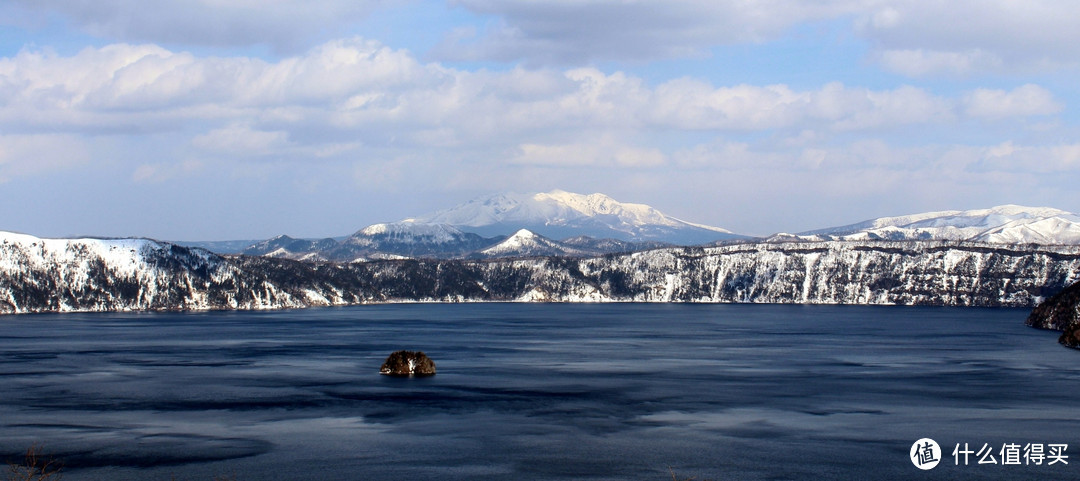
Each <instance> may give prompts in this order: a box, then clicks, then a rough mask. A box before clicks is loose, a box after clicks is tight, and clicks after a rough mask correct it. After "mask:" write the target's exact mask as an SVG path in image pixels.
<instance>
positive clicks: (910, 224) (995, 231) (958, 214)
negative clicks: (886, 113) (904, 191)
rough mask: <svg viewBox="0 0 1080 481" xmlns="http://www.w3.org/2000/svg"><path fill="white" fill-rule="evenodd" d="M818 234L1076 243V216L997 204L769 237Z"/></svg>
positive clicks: (814, 237)
mask: <svg viewBox="0 0 1080 481" xmlns="http://www.w3.org/2000/svg"><path fill="white" fill-rule="evenodd" d="M785 237H786V238H791V239H797V240H801V241H818V240H954V241H973V242H992V243H998V244H1045V245H1055V244H1057V245H1072V244H1080V216H1077V215H1076V214H1073V213H1071V212H1066V211H1063V210H1059V209H1052V208H1048V207H1024V206H1019V205H1002V206H997V207H992V208H989V209H978V210H965V211H959V210H947V211H941V212H927V213H923V214H912V215H903V216H896V217H881V218H877V219H871V220H867V221H863V222H859V223H857V224H851V225H845V226H840V227H831V228H828V229H820V230H814V231H810V232H804V233H801V234H797V235H794V236H792V235H788V234H778V235H776V236H773V238H785Z"/></svg>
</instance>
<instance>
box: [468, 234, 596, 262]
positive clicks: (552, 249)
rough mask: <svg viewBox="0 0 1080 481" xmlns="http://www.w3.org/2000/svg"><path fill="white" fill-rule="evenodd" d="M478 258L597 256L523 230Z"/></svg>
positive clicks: (592, 252) (488, 249)
mask: <svg viewBox="0 0 1080 481" xmlns="http://www.w3.org/2000/svg"><path fill="white" fill-rule="evenodd" d="M477 254H478V255H477V257H542V256H583V255H595V252H594V251H591V250H583V249H577V248H574V247H572V246H568V245H565V244H562V243H560V242H556V241H553V240H551V239H548V238H547V237H544V236H542V235H538V234H535V233H533V232H532V231H530V230H528V229H521V230H519V231H517V232H515V233H514V235H512V236H510V237H507V238H506V240H504V241H502V242H499V243H498V244H495V245H493V246H491V247H488V248H486V249H483V250H481V251H479V252H477Z"/></svg>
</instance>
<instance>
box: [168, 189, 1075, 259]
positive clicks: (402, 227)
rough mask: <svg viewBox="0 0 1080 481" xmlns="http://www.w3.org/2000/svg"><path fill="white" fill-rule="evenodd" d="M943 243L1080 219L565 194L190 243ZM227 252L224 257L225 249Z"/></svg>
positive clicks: (308, 250)
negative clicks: (790, 228) (735, 216)
mask: <svg viewBox="0 0 1080 481" xmlns="http://www.w3.org/2000/svg"><path fill="white" fill-rule="evenodd" d="M886 240H892V241H903V240H943V241H970V242H988V243H998V244H1040V245H1076V244H1080V216H1078V215H1076V214H1073V213H1071V212H1066V211H1063V210H1059V209H1052V208H1047V207H1024V206H1017V205H1003V206H997V207H992V208H989V209H979V210H967V211H958V210H951V211H940V212H927V213H920V214H910V215H902V216H893V217H880V218H876V219H870V220H866V221H862V222H858V223H854V224H849V225H843V226H839V227H830V228H825V229H817V230H812V231H807V232H801V233H798V234H787V233H779V234H774V235H772V236H768V237H764V238H762V237H753V236H748V235H739V234H736V233H733V232H731V231H730V230H727V229H723V228H720V227H714V226H708V225H704V224H698V223H693V222H687V221H684V220H680V219H677V218H675V217H671V216H668V215H666V214H664V213H662V212H660V211H658V210H657V209H655V208H653V207H650V206H648V205H644V204H632V203H622V202H619V201H616V200H615V199H612V198H611V197H608V196H606V195H603V194H590V195H582V194H575V193H570V192H566V191H561V190H555V191H552V192H547V193H536V194H499V195H492V196H487V197H482V198H478V199H474V200H471V201H468V202H465V203H463V204H460V205H457V206H454V207H451V208H448V209H445V210H441V211H438V212H435V213H432V214H428V215H423V216H419V217H414V218H408V219H404V220H401V221H398V222H390V223H380V224H374V225H371V226H368V227H365V228H363V229H361V230H359V231H357V232H355V233H353V234H352V235H349V236H345V237H341V238H336V239H334V238H325V239H295V238H292V237H288V236H278V237H275V238H273V239H268V240H265V241H260V242H250V243H248V245H246V247H244V248H236V246H237V245H239V243H236V242H234V243H227V242H217V243H182V244H183V245H188V246H195V247H203V248H206V249H208V250H211V251H214V252H218V253H242V254H246V255H259V256H270V257H279V258H287V259H295V260H310V261H334V262H362V261H369V260H378V259H397V258H439V259H455V258H456V259H483V258H492V257H530V256H573V257H588V256H597V255H602V254H611V253H619V252H633V251H641V250H648V249H656V248H662V247H668V246H687V245H725V244H730V243H742V242H771V243H777V242H823V241H886ZM226 247H227V248H229V250H226V249H225V248H226Z"/></svg>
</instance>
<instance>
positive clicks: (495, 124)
mask: <svg viewBox="0 0 1080 481" xmlns="http://www.w3.org/2000/svg"><path fill="white" fill-rule="evenodd" d="M0 85H2V86H3V87H4V88H2V89H0V128H2V129H4V130H5V131H6V132H25V133H29V134H44V133H55V132H68V133H70V135H71V136H73V138H74V137H75V136H78V135H85V136H97V135H99V134H107V137H108V138H111V139H114V140H115V141H117V142H121V143H122V142H131V146H130V148H128V149H127V150H126V151H131V152H135V151H137V150H138V149H140V148H142V147H139V146H138V145H136V144H138V143H139V142H141V141H138V140H134V139H151V138H152V139H155V140H154V141H157V139H166V140H164V141H166V142H172V144H170V145H172V150H174V151H175V152H176V153H174V154H173V157H174V158H175V160H174V161H175V162H180V161H182V160H183V159H184V158H185V157H184V156H185V155H188V154H191V153H194V154H197V155H205V156H208V157H210V158H216V159H243V158H255V157H267V158H271V159H273V160H275V161H279V162H283V163H292V162H295V163H299V164H302V163H305V162H307V161H310V160H313V159H327V160H333V159H356V158H384V159H385V158H416V157H417V156H419V157H427V156H429V155H430V156H431V157H440V156H446V155H448V153H450V152H452V153H453V155H455V156H459V157H466V156H471V157H473V158H474V159H475V160H474V162H476V163H478V164H479V165H493V164H497V163H500V162H504V161H507V160H510V161H511V162H512V163H513V164H514V165H519V166H524V165H533V166H560V165H561V166H569V165H585V166H602V165H606V166H620V167H626V168H648V167H653V166H658V165H666V164H671V163H675V164H678V165H687V166H695V165H696V166H701V168H710V167H708V166H709V165H713V164H715V162H713V161H711V160H706V159H707V157H708V156H709V155H714V154H715V152H712V151H709V152H704V153H702V152H697V153H695V152H693V149H689V150H688V147H687V145H686V142H685V141H679V140H675V139H676V138H677V137H678V136H679V135H681V134H683V133H684V134H687V135H694V136H700V135H735V136H738V135H755V134H757V133H765V134H772V135H775V136H776V137H778V138H779V139H788V140H787V141H784V140H778V142H779V143H784V142H787V143H788V144H789V145H794V146H797V147H798V148H800V149H806V150H800V151H785V153H784V155H791V156H792V158H796V159H801V160H799V162H800V163H797V164H795V165H796V166H804V167H808V168H809V167H812V168H828V167H829V166H830V165H833V164H834V160H835V159H838V158H842V157H838V155H839V154H837V153H835V152H832V151H827V152H824V153H823V152H822V151H821V150H820V148H821V146H822V145H826V144H828V142H829V141H830V138H834V137H836V136H854V135H865V133H866V132H873V133H874V135H885V134H887V133H889V132H890V131H897V130H903V129H906V128H908V127H910V126H924V127H925V126H954V125H963V124H964V123H965V122H970V121H972V120H973V119H978V120H989V121H994V122H1004V123H1007V122H1009V120H1010V119H1015V118H1020V119H1024V118H1027V117H1030V116H1045V115H1049V114H1053V113H1056V112H1059V111H1060V110H1061V105H1060V104H1059V102H1058V101H1057V100H1056V99H1055V98H1054V96H1053V95H1052V94H1051V93H1050V92H1049V91H1047V90H1046V89H1045V88H1043V87H1040V86H1037V85H1023V86H1020V87H1017V88H1014V89H1012V90H989V89H977V90H972V91H970V92H966V93H962V94H959V95H958V96H955V97H948V96H942V95H936V94H934V93H932V92H930V91H927V90H925V89H922V88H917V87H912V86H901V87H898V88H893V89H881V90H875V89H868V88H863V87H851V86H846V85H843V84H840V83H831V84H826V85H823V86H821V87H820V88H811V89H796V88H793V87H791V86H788V85H783V84H777V85H763V86H762V85H745V84H744V85H734V86H715V85H712V84H710V83H708V82H705V81H702V80H699V79H693V78H680V79H674V80H669V81H666V82H662V83H660V84H658V85H650V84H649V83H648V82H646V81H645V80H643V79H642V78H640V77H636V76H633V75H629V74H626V73H623V72H610V73H608V72H603V71H601V70H599V69H596V68H575V69H569V70H555V69H542V70H527V69H524V68H515V69H511V70H508V71H483V70H481V71H476V72H472V71H466V70H458V69H452V68H448V67H445V66H443V65H440V64H438V63H421V62H419V61H417V60H416V59H415V58H414V57H413V56H412V55H411V54H410V53H409V52H406V51H401V50H393V49H390V48H387V47H385V46H383V45H381V44H379V43H377V42H373V41H369V40H364V39H359V38H353V39H344V40H336V41H332V42H327V43H325V44H323V45H320V46H318V47H316V48H313V49H311V50H310V51H308V52H306V53H305V54H303V55H299V56H294V57H288V58H284V59H281V60H278V61H274V62H269V61H265V60H261V59H256V58H249V57H200V56H196V55H193V54H191V53H185V52H172V51H170V50H168V49H165V48H162V47H159V46H154V45H128V44H114V45H107V46H104V47H100V48H87V49H84V50H82V51H80V52H78V53H76V54H74V55H69V56H63V55H59V54H56V53H53V52H49V51H38V50H29V49H28V50H24V51H22V52H20V53H19V54H17V55H15V56H13V57H8V58H0ZM148 133H149V134H152V135H150V136H148V135H147V134H148ZM860 133H862V134H860ZM125 134H132V135H130V136H128V135H125ZM103 137H104V136H103ZM628 139H629V140H628ZM793 139H794V140H793ZM733 142H734V143H732V144H730V145H728V146H727V147H724V148H723V149H721V152H720V156H721V157H730V158H744V160H745V162H749V163H763V162H779V163H778V164H777V165H786V164H785V163H784V162H782V161H781V160H778V159H776V158H775V157H773V156H764V157H762V156H756V157H755V156H749V157H740V156H739V155H737V154H738V152H735V151H734V150H731V149H738V148H739V145H743V146H745V145H748V144H745V143H742V144H740V142H741V141H733ZM792 142H794V143H792ZM185 149H186V150H185ZM191 149H194V151H192V150H191ZM815 149H817V150H815ZM744 150H745V148H744ZM20 155H22V154H20ZM25 155H29V154H25ZM714 158H715V157H714ZM23 162H29V161H23ZM130 162H135V161H130ZM9 163H10V162H9ZM136 165H146V166H149V167H146V168H143V169H142V170H141V171H140V173H138V174H137V175H136V176H135V177H136V178H138V179H142V180H152V179H157V178H163V176H162V175H159V173H160V172H166V173H167V174H168V175H173V174H172V173H169V172H167V171H164V170H161V169H160V168H159V164H158V163H153V162H146V161H145V160H142V159H138V163H137V164H133V166H132V167H131V170H136V169H137V167H136ZM432 165H438V164H437V163H433V164H432ZM718 165H720V166H722V165H730V164H725V163H724V162H721V163H720V164H718ZM715 166H716V165H714V167H715ZM800 168H801V167H800ZM9 170H10V169H9ZM11 172H16V173H17V172H23V171H22V170H18V171H17V170H11ZM25 172H29V171H25ZM180 172H184V171H183V170H181V171H180ZM7 175H8V176H10V175H14V174H11V173H9V174H7ZM166 177H167V176H166Z"/></svg>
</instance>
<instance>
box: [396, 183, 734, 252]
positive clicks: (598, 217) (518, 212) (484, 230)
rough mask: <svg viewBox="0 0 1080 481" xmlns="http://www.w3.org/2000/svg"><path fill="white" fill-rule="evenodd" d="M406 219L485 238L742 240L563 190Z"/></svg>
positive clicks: (722, 231) (651, 210)
mask: <svg viewBox="0 0 1080 481" xmlns="http://www.w3.org/2000/svg"><path fill="white" fill-rule="evenodd" d="M407 221H409V222H417V223H425V224H450V225H453V226H456V227H458V228H460V229H462V230H465V231H468V232H476V233H478V234H481V235H487V236H493V235H507V234H509V233H511V232H516V231H517V230H519V229H528V230H529V231H532V232H534V233H537V234H540V235H543V236H546V237H549V238H552V239H563V238H567V237H573V236H579V235H587V236H590V237H595V238H607V237H610V238H615V239H620V240H625V241H664V242H671V243H674V244H682V245H692V244H703V243H706V242H713V241H717V240H724V239H734V238H739V237H741V236H738V235H735V234H733V233H732V232H731V231H728V230H726V229H721V228H719V227H712V226H707V225H702V224H694V223H691V222H686V221H684V220H680V219H676V218H674V217H670V216H667V215H664V214H663V213H661V212H660V211H658V210H656V209H654V208H652V207H649V206H647V205H644V204H630V203H623V202H618V201H616V200H615V199H612V198H611V197H608V196H606V195H604V194H591V195H582V194H575V193H571V192H565V191H562V190H554V191H551V192H545V193H538V194H498V195H492V196H488V197H482V198H478V199H474V200H470V201H468V202H465V203H464V204H460V205H458V206H455V207H451V208H449V209H446V210H442V211H439V212H435V213H433V214H429V215H425V216H421V217H417V218H414V219H408V220H407Z"/></svg>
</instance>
